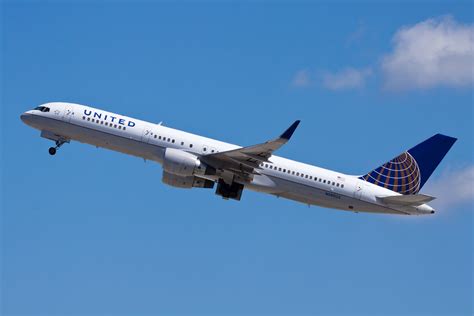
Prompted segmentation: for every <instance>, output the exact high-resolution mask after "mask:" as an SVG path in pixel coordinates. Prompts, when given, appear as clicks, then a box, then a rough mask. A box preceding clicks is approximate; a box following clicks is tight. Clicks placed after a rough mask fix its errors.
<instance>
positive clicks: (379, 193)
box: [20, 102, 457, 215]
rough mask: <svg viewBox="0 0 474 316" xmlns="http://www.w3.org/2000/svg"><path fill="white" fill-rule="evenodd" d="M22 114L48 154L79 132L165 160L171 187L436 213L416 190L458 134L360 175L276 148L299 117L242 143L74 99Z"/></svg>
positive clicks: (92, 140)
mask: <svg viewBox="0 0 474 316" xmlns="http://www.w3.org/2000/svg"><path fill="white" fill-rule="evenodd" d="M20 118H21V120H22V121H23V122H24V123H25V124H27V125H29V126H31V127H33V128H35V129H38V130H39V131H40V132H41V134H40V135H41V137H44V138H46V139H49V140H52V141H54V142H55V146H54V147H51V148H49V154H50V155H55V154H56V152H57V150H58V149H59V148H60V147H62V146H63V145H64V144H66V143H69V142H70V141H72V140H74V141H78V142H82V143H86V144H90V145H94V146H97V147H102V148H107V149H110V150H114V151H118V152H121V153H125V154H129V155H133V156H137V157H141V158H143V159H145V160H151V161H155V162H157V163H159V164H161V165H162V168H163V175H162V181H163V182H164V183H165V184H167V185H170V186H172V187H177V188H186V189H190V188H206V189H212V188H214V185H215V184H217V187H216V191H215V193H216V194H217V195H219V196H221V197H222V198H224V199H232V200H240V199H241V196H242V191H243V190H244V188H245V189H248V190H252V191H257V192H263V193H267V194H272V195H274V196H277V197H282V198H286V199H290V200H294V201H297V202H301V203H304V204H307V205H308V206H311V205H317V206H321V207H326V208H332V209H339V210H345V211H349V212H355V213H359V212H368V213H382V214H398V215H426V214H434V213H435V210H434V209H433V208H432V207H431V206H429V205H428V204H426V203H428V202H430V201H432V200H434V199H435V197H432V196H429V195H426V194H421V193H419V192H420V190H421V188H422V187H423V185H424V184H425V183H426V181H427V180H428V178H429V177H430V176H431V174H432V173H433V171H434V170H435V169H436V167H437V166H438V165H439V163H440V162H441V160H442V159H443V158H444V156H445V155H446V154H447V152H448V151H449V150H450V148H451V147H452V146H453V144H454V143H455V142H456V140H457V139H456V138H453V137H449V136H445V135H442V134H436V135H434V136H432V137H430V138H428V139H427V140H425V141H423V142H422V143H420V144H418V145H416V146H415V147H413V148H411V149H409V150H407V151H405V152H403V153H402V154H400V155H398V156H397V157H395V158H393V159H392V160H390V161H388V162H386V163H384V164H382V165H381V166H379V167H377V168H375V169H373V170H372V171H370V172H369V173H367V174H365V175H360V176H357V175H347V174H343V173H340V172H337V171H332V170H327V169H323V168H320V167H316V166H312V165H309V164H305V163H301V162H298V161H294V160H290V159H286V158H282V157H279V156H276V155H274V152H275V151H277V150H278V149H279V148H280V147H282V146H283V145H285V144H286V143H287V142H288V141H289V140H290V138H291V136H292V135H293V133H294V131H295V130H296V128H297V127H298V124H299V123H300V121H299V120H297V121H295V122H294V123H293V124H292V125H291V126H290V127H289V128H288V129H286V130H285V131H284V132H283V133H282V134H281V135H280V136H279V137H277V138H275V139H272V140H269V141H266V142H264V143H260V144H257V145H252V146H247V147H241V146H237V145H233V144H229V143H226V142H222V141H218V140H215V139H211V138H207V137H203V136H199V135H195V134H191V133H187V132H184V131H181V130H177V129H173V128H169V127H166V126H163V125H162V124H161V123H160V124H154V123H150V122H146V121H142V120H138V119H134V118H131V117H127V116H123V115H120V114H115V113H111V112H107V111H104V110H100V109H95V108H92V107H90V106H85V105H80V104H74V103H66V102H50V103H45V104H43V105H40V106H38V107H36V108H34V109H33V110H29V111H26V112H24V113H23V114H21V116H20Z"/></svg>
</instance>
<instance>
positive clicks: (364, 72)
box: [323, 68, 372, 90]
mask: <svg viewBox="0 0 474 316" xmlns="http://www.w3.org/2000/svg"><path fill="white" fill-rule="evenodd" d="M371 74H372V70H371V69H370V68H363V69H355V68H346V69H343V70H341V71H339V72H335V73H329V72H327V73H325V74H323V86H324V87H326V88H328V89H330V90H347V89H355V88H361V87H363V86H364V85H365V81H366V79H367V77H369V76H370V75H371Z"/></svg>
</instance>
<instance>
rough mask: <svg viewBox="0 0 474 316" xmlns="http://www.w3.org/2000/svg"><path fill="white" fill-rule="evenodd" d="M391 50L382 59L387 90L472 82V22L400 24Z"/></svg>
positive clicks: (444, 19)
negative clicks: (401, 25)
mask: <svg viewBox="0 0 474 316" xmlns="http://www.w3.org/2000/svg"><path fill="white" fill-rule="evenodd" d="M393 43H394V49H393V51H392V52H391V53H390V54H388V55H386V56H384V57H383V59H382V64H381V68H382V72H383V74H384V76H385V87H386V88H387V89H390V90H409V89H427V88H431V87H435V86H455V87H462V86H469V85H472V84H473V82H474V24H461V23H458V22H456V21H455V20H454V19H453V18H452V17H449V16H447V17H441V18H435V19H429V20H426V21H423V22H420V23H418V24H415V25H413V26H409V27H403V28H401V29H400V30H398V31H397V33H396V34H395V35H394V37H393Z"/></svg>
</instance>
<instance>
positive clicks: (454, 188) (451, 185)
mask: <svg viewBox="0 0 474 316" xmlns="http://www.w3.org/2000/svg"><path fill="white" fill-rule="evenodd" d="M423 192H426V193H427V194H430V195H433V196H435V197H436V200H434V201H433V202H432V203H430V204H432V205H433V206H435V207H436V208H438V209H440V210H441V211H448V208H452V207H455V206H461V205H467V204H471V206H473V204H474V165H471V166H467V167H464V168H458V169H453V168H448V169H446V170H444V172H443V173H442V174H441V176H440V177H439V178H438V179H430V180H428V182H427V183H426V186H425V187H424V188H423Z"/></svg>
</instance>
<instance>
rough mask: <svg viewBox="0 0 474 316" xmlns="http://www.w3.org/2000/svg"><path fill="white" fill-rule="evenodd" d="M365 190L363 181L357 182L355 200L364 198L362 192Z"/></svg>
mask: <svg viewBox="0 0 474 316" xmlns="http://www.w3.org/2000/svg"><path fill="white" fill-rule="evenodd" d="M363 190H364V186H363V184H362V182H361V181H357V182H356V184H355V189H354V198H356V199H358V200H360V199H361V198H362V191H363Z"/></svg>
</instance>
